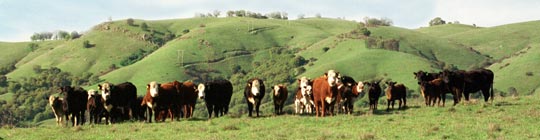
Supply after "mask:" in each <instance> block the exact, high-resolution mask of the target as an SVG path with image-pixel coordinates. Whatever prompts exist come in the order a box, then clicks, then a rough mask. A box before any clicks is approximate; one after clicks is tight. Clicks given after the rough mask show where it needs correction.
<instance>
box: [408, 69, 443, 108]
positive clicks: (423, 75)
mask: <svg viewBox="0 0 540 140" xmlns="http://www.w3.org/2000/svg"><path fill="white" fill-rule="evenodd" d="M413 75H414V78H415V79H416V80H418V85H420V87H422V85H421V83H422V82H424V83H425V82H429V81H431V80H434V79H436V78H438V77H439V75H440V74H439V73H428V72H424V71H421V70H420V71H418V72H413ZM420 94H421V95H422V97H424V99H425V100H426V105H428V103H427V101H428V100H429V98H430V97H428V96H426V95H425V93H424V91H423V90H420Z"/></svg>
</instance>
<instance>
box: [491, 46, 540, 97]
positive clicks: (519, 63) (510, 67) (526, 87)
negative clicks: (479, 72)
mask: <svg viewBox="0 0 540 140" xmlns="http://www.w3.org/2000/svg"><path fill="white" fill-rule="evenodd" d="M522 52H524V53H522V54H518V53H516V54H514V56H513V57H511V58H510V59H505V60H504V61H502V62H500V63H495V64H493V65H491V66H490V67H489V69H491V70H493V72H494V73H495V83H494V87H495V88H496V89H498V90H501V91H504V92H508V88H510V87H514V88H516V89H517V91H518V93H519V94H531V92H534V91H535V89H537V88H539V87H540V83H539V82H538V81H540V77H539V75H540V70H539V69H538V68H537V67H536V66H538V65H540V61H538V60H540V44H532V45H531V48H530V49H524V50H522ZM527 73H530V74H532V75H527Z"/></svg>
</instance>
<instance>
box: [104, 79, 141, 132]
mask: <svg viewBox="0 0 540 140" xmlns="http://www.w3.org/2000/svg"><path fill="white" fill-rule="evenodd" d="M98 89H99V91H100V92H101V97H102V98H103V105H104V108H105V111H104V113H105V118H106V121H107V123H108V124H111V123H112V122H114V121H119V120H127V119H131V118H132V115H133V112H132V109H131V107H132V104H135V103H136V100H137V88H136V87H135V85H133V84H132V83H130V82H125V83H121V84H118V85H114V84H112V83H109V82H105V83H103V84H100V85H98Z"/></svg>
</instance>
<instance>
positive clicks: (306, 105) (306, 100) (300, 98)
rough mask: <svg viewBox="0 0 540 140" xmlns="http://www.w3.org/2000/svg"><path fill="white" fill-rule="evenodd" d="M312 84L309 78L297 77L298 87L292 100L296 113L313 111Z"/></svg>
mask: <svg viewBox="0 0 540 140" xmlns="http://www.w3.org/2000/svg"><path fill="white" fill-rule="evenodd" d="M312 85H313V83H312V82H311V80H310V79H308V78H306V77H302V78H300V79H298V89H297V91H296V95H295V100H294V105H295V113H296V114H303V113H304V112H306V113H313V109H314V107H315V103H314V102H313V90H312V89H313V87H312Z"/></svg>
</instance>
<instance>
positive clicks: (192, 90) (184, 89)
mask: <svg viewBox="0 0 540 140" xmlns="http://www.w3.org/2000/svg"><path fill="white" fill-rule="evenodd" d="M179 93H180V94H181V98H180V109H182V110H183V116H184V117H185V118H191V117H193V110H195V104H196V103H197V96H198V95H197V87H195V84H193V82H191V81H186V82H184V83H182V86H181V87H180V92H179Z"/></svg>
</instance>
